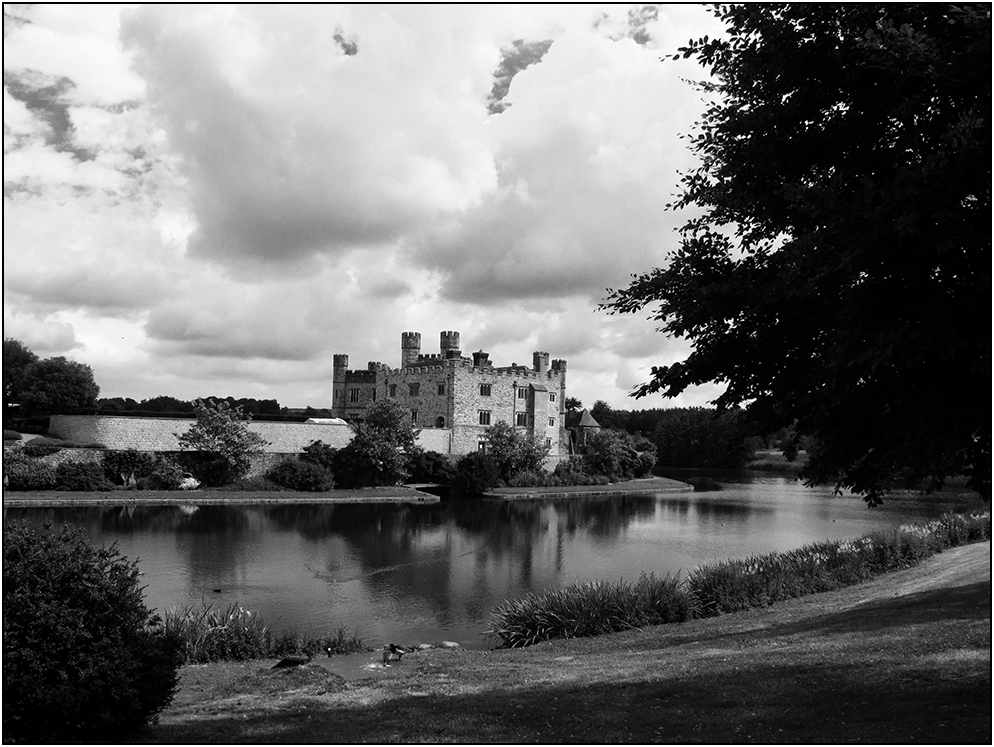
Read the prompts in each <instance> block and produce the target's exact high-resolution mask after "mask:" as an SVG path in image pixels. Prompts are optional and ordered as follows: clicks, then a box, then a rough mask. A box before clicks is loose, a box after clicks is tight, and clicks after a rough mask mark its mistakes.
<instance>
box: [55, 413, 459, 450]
mask: <svg viewBox="0 0 994 747" xmlns="http://www.w3.org/2000/svg"><path fill="white" fill-rule="evenodd" d="M193 422H194V420H193V419H192V418H190V419H186V418H128V417H122V416H119V415H117V416H115V415H53V416H52V417H51V420H50V422H49V427H48V431H49V433H50V434H51V435H52V436H55V437H57V438H61V439H63V440H65V441H74V442H76V443H78V444H89V443H98V444H101V445H103V446H105V447H107V448H108V449H137V450H138V451H179V437H178V436H177V435H176V434H179V433H184V432H185V431H187V430H188V429H189V428H190V426H191V425H192V424H193ZM249 429H250V430H251V431H253V432H254V433H258V434H259V435H260V436H262V437H263V438H264V439H266V441H267V442H268V445H267V446H266V447H265V448H264V451H265V453H267V454H297V453H300V452H301V451H303V450H304V447H305V446H307V445H308V444H310V443H312V442H314V441H323V442H324V443H326V444H328V445H329V446H332V447H334V448H336V449H340V448H342V447H343V446H345V445H347V444H348V443H349V441H351V440H352V429H351V428H349V426H348V425H338V424H333V423H275V422H268V421H265V422H264V421H255V420H253V421H250V422H249ZM451 437H452V432H451V430H449V429H448V428H425V429H424V430H422V431H421V434H420V436H419V437H418V444H420V445H421V446H422V447H423V448H425V449H427V450H429V451H437V452H439V453H441V454H448V453H449V450H450V443H451Z"/></svg>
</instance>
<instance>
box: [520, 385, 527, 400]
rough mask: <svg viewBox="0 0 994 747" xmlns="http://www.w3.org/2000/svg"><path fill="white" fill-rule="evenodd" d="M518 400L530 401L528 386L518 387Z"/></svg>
mask: <svg viewBox="0 0 994 747" xmlns="http://www.w3.org/2000/svg"><path fill="white" fill-rule="evenodd" d="M518 399H528V387H526V386H519V387H518Z"/></svg>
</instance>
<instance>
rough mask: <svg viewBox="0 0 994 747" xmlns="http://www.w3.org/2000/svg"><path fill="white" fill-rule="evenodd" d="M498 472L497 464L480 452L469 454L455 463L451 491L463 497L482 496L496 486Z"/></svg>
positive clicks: (487, 455)
mask: <svg viewBox="0 0 994 747" xmlns="http://www.w3.org/2000/svg"><path fill="white" fill-rule="evenodd" d="M499 479H500V470H499V469H498V467H497V463H496V462H495V461H494V459H493V458H492V457H491V456H490V455H489V454H486V453H484V452H482V451H475V452H470V453H469V454H466V455H465V456H463V457H462V458H461V459H460V460H459V461H458V462H457V463H456V474H455V477H454V478H453V480H452V487H453V489H454V490H455V491H456V492H458V493H462V494H464V495H483V494H484V493H486V492H487V491H488V490H489V489H490V488H492V487H494V485H496V484H497V481H498V480H499Z"/></svg>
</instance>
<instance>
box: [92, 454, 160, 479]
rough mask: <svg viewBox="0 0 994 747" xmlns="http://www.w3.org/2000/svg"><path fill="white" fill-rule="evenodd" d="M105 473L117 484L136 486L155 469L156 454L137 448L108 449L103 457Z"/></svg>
mask: <svg viewBox="0 0 994 747" xmlns="http://www.w3.org/2000/svg"><path fill="white" fill-rule="evenodd" d="M103 466H104V474H105V475H106V476H107V479H108V480H110V481H111V482H112V483H114V484H115V485H125V486H129V487H130V486H134V485H136V484H137V482H138V480H139V479H140V478H142V477H148V476H149V475H151V474H152V470H154V469H155V455H153V454H149V453H147V452H144V451H138V450H136V449H123V450H120V451H119V450H113V451H108V452H107V453H105V454H104V458H103Z"/></svg>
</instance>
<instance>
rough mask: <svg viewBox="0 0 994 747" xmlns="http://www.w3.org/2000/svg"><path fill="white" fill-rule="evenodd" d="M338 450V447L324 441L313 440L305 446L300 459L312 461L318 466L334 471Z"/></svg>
mask: <svg viewBox="0 0 994 747" xmlns="http://www.w3.org/2000/svg"><path fill="white" fill-rule="evenodd" d="M336 451H338V449H336V448H335V447H334V446H330V445H329V444H326V443H325V442H324V441H312V442H311V443H309V444H308V445H307V446H305V447H304V451H303V453H302V454H301V455H300V459H301V461H303V462H310V463H312V464H316V465H317V466H318V467H324V468H325V469H326V470H328V471H330V472H332V473H334V471H335V452H336Z"/></svg>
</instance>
